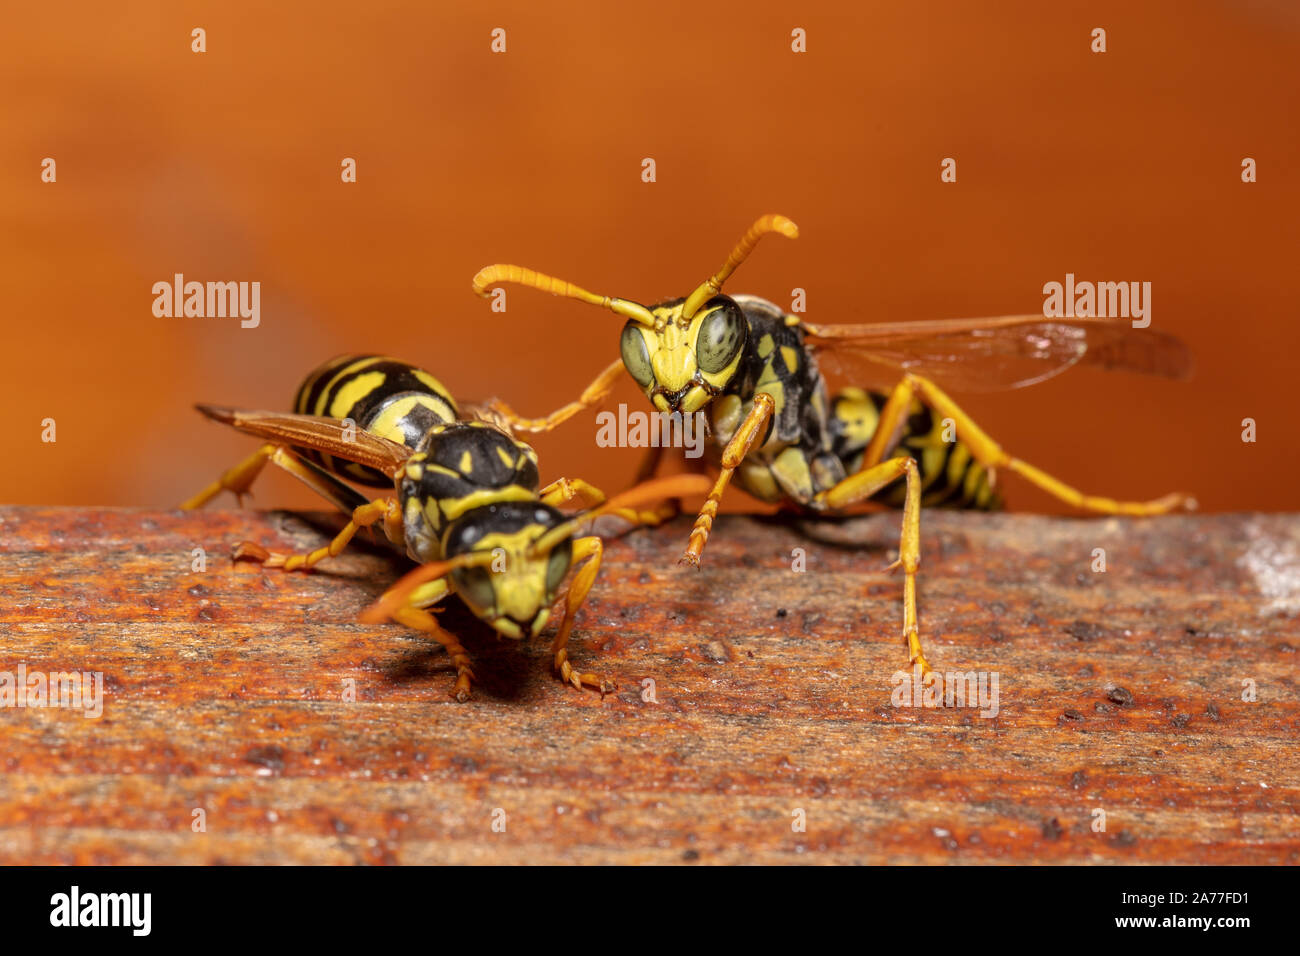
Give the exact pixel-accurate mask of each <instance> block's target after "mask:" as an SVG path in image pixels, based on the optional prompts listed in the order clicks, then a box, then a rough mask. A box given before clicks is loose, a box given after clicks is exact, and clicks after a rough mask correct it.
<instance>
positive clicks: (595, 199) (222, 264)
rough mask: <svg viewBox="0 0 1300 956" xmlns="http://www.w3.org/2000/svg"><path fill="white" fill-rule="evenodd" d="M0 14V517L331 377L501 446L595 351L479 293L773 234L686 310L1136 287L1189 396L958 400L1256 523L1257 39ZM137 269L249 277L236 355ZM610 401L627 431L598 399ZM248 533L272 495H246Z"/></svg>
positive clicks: (1194, 9) (630, 14)
mask: <svg viewBox="0 0 1300 956" xmlns="http://www.w3.org/2000/svg"><path fill="white" fill-rule="evenodd" d="M5 20H6V22H5V29H4V32H3V35H0V77H2V78H3V82H2V83H0V90H2V91H3V92H0V120H2V122H3V130H4V134H3V137H2V138H0V217H3V230H2V231H0V289H2V290H3V295H4V304H5V322H4V329H5V356H6V359H7V361H6V362H5V363H4V365H5V369H4V376H3V381H4V393H5V399H6V401H5V405H6V415H5V419H6V447H7V452H8V454H7V455H6V467H5V468H4V469H3V471H2V472H0V500H3V501H6V502H17V503H37V502H44V503H65V504H92V503H101V504H119V505H143V506H151V507H163V506H172V505H174V504H175V503H177V502H178V501H180V500H181V499H182V498H184V497H186V496H187V495H189V494H190V493H192V492H194V491H195V490H197V489H198V488H199V487H201V486H202V485H204V484H206V483H207V482H208V481H210V480H211V479H212V478H213V477H215V476H216V474H217V473H218V472H220V471H221V470H222V469H224V468H226V467H228V466H229V465H231V464H233V463H234V462H235V461H236V460H238V459H239V458H241V457H243V456H244V455H246V454H248V453H249V452H251V451H252V449H253V448H254V447H255V442H254V441H253V440H252V439H246V438H243V437H241V436H239V435H237V434H235V433H233V432H230V431H228V430H224V429H222V428H221V427H220V426H217V425H213V424H209V423H207V422H205V421H203V420H201V419H200V417H199V416H198V415H197V414H196V413H195V412H194V411H192V409H191V404H192V403H193V402H195V401H208V402H215V403H220V404H234V405H243V406H246V407H263V408H286V409H287V407H288V404H289V402H290V399H291V397H292V395H293V392H294V390H295V388H296V387H297V384H298V382H299V380H300V379H301V377H302V376H303V375H304V374H305V373H306V372H307V371H309V370H310V369H312V368H313V367H315V366H316V365H317V364H318V363H320V362H321V361H322V360H324V359H326V358H328V357H329V356H331V355H334V354H337V353H340V352H345V351H358V352H359V351H378V352H385V353H389V354H392V355H394V356H397V357H400V358H403V359H405V360H407V361H411V362H414V363H416V364H419V365H422V366H424V367H426V368H428V369H429V370H431V371H432V372H433V373H434V374H435V375H437V376H438V377H440V378H441V379H442V380H443V381H444V383H445V384H446V385H447V386H448V387H449V388H450V389H451V391H452V393H453V394H454V395H455V396H457V397H458V398H460V399H463V400H470V399H475V398H482V397H485V396H488V395H491V394H498V395H500V396H502V397H503V398H505V399H507V400H508V401H510V402H511V403H512V404H513V405H514V406H515V407H516V408H518V409H520V410H521V411H524V412H526V413H529V414H541V413H543V412H545V411H549V410H551V409H553V408H555V407H558V406H560V405H562V404H563V403H564V402H566V401H568V400H569V399H571V398H573V397H576V395H577V394H578V393H579V392H580V391H581V389H582V388H583V387H584V386H585V385H586V384H587V383H588V382H589V381H590V380H591V379H592V378H593V377H594V376H595V374H596V373H597V372H598V371H599V370H600V369H601V368H603V367H604V365H605V364H606V363H607V362H609V361H611V360H612V359H614V358H615V357H617V354H618V336H619V331H620V325H621V323H620V321H619V320H618V319H616V318H614V317H613V316H611V315H609V314H607V313H603V312H601V311H599V310H597V309H593V308H590V307H587V306H582V305H579V304H576V303H569V302H564V301H561V300H558V299H552V298H550V297H547V296H544V295H542V294H540V293H535V292H532V291H529V290H523V289H511V290H510V292H509V299H508V303H509V309H508V311H507V312H506V313H505V314H496V313H493V312H491V311H490V309H489V307H488V305H487V303H485V302H483V301H482V300H480V299H477V298H475V297H474V296H473V294H472V293H471V292H470V289H469V281H470V277H471V276H472V275H473V274H474V272H475V271H476V270H477V269H478V268H479V267H481V266H483V265H485V264H488V263H491V262H498V261H501V262H515V263H519V264H523V265H528V266H532V267H533V268H537V269H541V270H544V271H547V272H551V273H553V274H555V275H558V276H562V277H564V278H567V279H570V280H572V281H575V282H578V283H580V284H582V285H585V286H587V287H588V288H591V289H593V290H596V291H599V292H602V293H605V294H610V295H621V296H626V297H629V298H635V299H637V300H639V301H641V302H652V301H656V300H658V299H660V298H665V297H669V296H673V295H683V294H685V293H686V292H688V291H689V290H690V289H691V288H693V287H694V286H695V284H696V283H698V282H699V281H700V280H701V279H702V278H704V277H705V276H706V275H707V274H708V273H710V272H711V271H712V270H713V269H714V268H715V267H716V266H717V265H718V263H719V262H720V261H721V259H722V258H723V256H724V255H725V254H726V252H727V251H728V250H729V249H730V248H731V245H732V244H733V242H734V241H735V240H736V239H737V238H738V237H739V236H740V234H741V233H742V232H743V231H744V229H745V228H746V227H747V226H748V225H749V223H750V222H751V221H752V220H753V219H754V218H755V217H756V216H757V215H759V214H761V213H764V212H781V213H784V214H786V215H788V216H790V217H791V218H793V219H794V220H795V221H796V222H797V223H798V224H799V226H800V227H801V230H802V236H801V238H800V239H798V240H797V241H795V242H788V241H785V240H782V239H779V238H771V239H768V240H766V241H765V242H764V243H763V244H762V245H760V247H759V249H758V250H757V252H756V253H755V254H754V255H753V256H752V257H751V259H750V261H749V262H748V263H747V264H746V265H745V266H743V267H742V269H741V270H740V271H739V272H738V273H737V274H736V276H735V277H734V278H733V279H732V280H731V282H730V283H729V284H728V289H729V291H731V292H733V293H739V292H748V293H752V294H758V295H764V296H766V297H768V298H771V299H773V300H774V301H776V302H778V303H781V304H783V305H785V306H787V307H788V306H789V303H790V290H792V289H793V288H795V287H796V286H799V287H803V288H805V289H807V291H808V316H809V318H811V319H813V320H814V321H821V322H859V321H871V320H887V319H890V320H896V319H919V318H930V317H943V316H963V315H997V314H1004V313H1009V312H1030V311H1036V310H1038V309H1039V308H1041V305H1042V299H1043V296H1042V291H1041V290H1042V286H1043V284H1044V283H1045V282H1048V281H1062V280H1063V279H1064V276H1065V273H1067V272H1073V273H1075V275H1076V276H1078V277H1079V278H1080V279H1092V280H1138V281H1150V282H1151V283H1152V284H1153V292H1152V305H1153V313H1152V315H1153V320H1154V326H1155V327H1157V328H1161V329H1164V330H1167V331H1171V332H1174V333H1175V334H1177V335H1179V336H1181V337H1182V338H1184V339H1185V340H1186V341H1187V342H1188V343H1189V344H1190V345H1191V347H1192V348H1193V350H1194V352H1195V354H1196V357H1197V361H1198V371H1197V375H1196V378H1195V379H1194V380H1193V381H1192V382H1191V383H1177V382H1168V381H1160V380H1147V379H1143V378H1140V377H1134V376H1120V375H1104V374H1103V373H1100V372H1095V371H1091V370H1075V371H1072V372H1070V373H1068V374H1066V375H1064V376H1062V377H1060V378H1058V379H1055V380H1053V381H1051V382H1048V383H1046V384H1043V385H1040V386H1036V387H1034V388H1033V389H1030V390H1027V391H1019V392H1010V393H1001V394H997V395H991V396H972V397H969V398H966V399H965V400H964V404H965V405H966V407H967V408H968V410H969V411H971V413H972V414H973V415H974V417H975V419H976V420H977V421H979V422H981V423H982V424H983V425H984V426H985V427H986V429H987V430H988V431H989V432H990V433H991V434H992V435H993V436H994V437H995V438H997V439H999V440H1000V441H1001V442H1002V444H1003V445H1004V446H1005V447H1007V448H1008V449H1009V450H1011V451H1012V452H1013V453H1014V454H1018V455H1019V456H1021V457H1024V458H1026V459H1028V460H1030V461H1032V462H1034V463H1036V464H1038V465H1040V466H1041V467H1043V468H1046V469H1048V470H1049V471H1052V472H1054V473H1056V474H1058V475H1059V476H1061V477H1062V478H1064V479H1065V480H1067V481H1069V482H1071V483H1074V484H1075V485H1077V486H1078V487H1080V488H1082V489H1084V490H1086V491H1091V492H1096V493H1101V494H1108V495H1114V496H1119V497H1129V498H1148V497H1154V496H1157V495H1160V494H1163V493H1164V492H1167V491H1171V490H1175V489H1179V490H1187V491H1190V492H1193V493H1194V494H1195V495H1196V496H1197V497H1198V498H1199V499H1200V501H1201V504H1202V506H1203V507H1204V508H1207V509H1212V510H1236V509H1284V508H1287V509H1289V508H1294V507H1295V504H1296V503H1295V499H1294V495H1295V474H1294V472H1293V470H1292V467H1291V466H1292V465H1293V464H1294V463H1295V461H1296V451H1295V410H1296V401H1295V398H1294V396H1293V388H1294V386H1295V381H1294V379H1295V376H1296V367H1297V362H1296V356H1297V354H1298V353H1300V331H1298V320H1300V315H1298V314H1297V307H1296V302H1297V294H1296V288H1295V282H1296V271H1297V270H1296V261H1295V260H1296V253H1297V250H1298V249H1300V242H1298V241H1297V240H1300V215H1298V214H1300V202H1297V200H1298V199H1300V185H1298V184H1300V175H1298V174H1300V169H1298V168H1297V165H1298V163H1300V149H1298V148H1297V147H1298V146H1300V124H1297V122H1296V114H1295V107H1296V106H1297V104H1300V95H1298V94H1300V70H1298V69H1297V63H1300V7H1297V5H1296V4H1294V3H1289V2H1282V0H1276V2H1274V0H1255V2H1248V3H1245V2H1243V3H1228V2H1224V3H1207V2H1186V0H1181V2H1160V3H1157V2H1152V3H1141V4H1133V3H1120V2H1113V3H1088V4H1074V3H1052V4H1044V3H1041V2H1023V3H997V4H975V3H961V2H949V3H901V4H900V3H861V2H842V3H833V4H794V3H789V2H782V3H777V2H750V3H739V2H737V3H729V4H703V3H698V2H696V3H662V2H656V3H650V4H635V5H617V4H608V3H594V2H592V3H581V4H568V5H565V6H564V7H562V8H560V7H557V8H555V9H553V10H552V9H547V8H546V7H545V6H544V5H541V4H536V3H525V2H494V3H492V4H481V3H479V4H472V3H464V4H450V3H438V4H420V3H405V4H395V3H360V4H353V3H348V4H341V3H334V2H312V3H302V2H291V3H276V4H265V5H263V4H220V5H216V4H207V3H174V4H137V3H114V4H98V3H90V2H82V3H73V4H24V5H17V6H15V7H13V8H11V9H9V10H8V11H6V15H5ZM195 27H202V28H204V29H205V30H206V32H207V52H205V53H201V54H200V53H194V52H191V49H190V45H191V30H192V29H193V28H195ZM494 27H503V28H504V29H505V30H506V39H507V52H505V53H504V54H494V53H492V52H491V50H490V43H491V36H490V33H491V30H492V29H493V28H494ZM795 27H801V28H803V29H805V30H806V31H807V47H808V50H807V52H806V53H804V54H796V53H793V52H792V51H791V48H790V43H791V39H790V35H791V30H792V29H794V28H795ZM1094 27H1103V28H1105V30H1106V31H1107V46H1108V49H1107V52H1106V53H1104V54H1095V53H1093V52H1091V50H1090V45H1091V42H1092V41H1091V36H1090V33H1091V31H1092V29H1093V28H1094ZM1247 156H1249V157H1253V158H1254V159H1255V160H1256V161H1257V163H1258V177H1259V181H1258V182H1257V183H1255V184H1249V185H1247V184H1243V183H1242V181H1241V176H1240V173H1241V162H1242V159H1243V158H1244V157H1247ZM44 157H53V158H54V159H55V160H56V161H57V172H58V181H57V183H54V184H47V183H42V182H41V179H40V173H41V161H42V159H43V158H44ZM344 157H353V158H355V159H356V161H357V171H358V181H357V182H356V183H355V184H344V183H343V182H341V179H340V163H341V161H342V159H343V158H344ZM645 157H652V158H653V159H654V160H655V161H656V164H657V182H655V183H653V184H647V183H643V182H642V181H641V161H642V159H643V158H645ZM944 157H953V158H955V159H956V160H957V173H958V180H957V182H956V183H955V184H945V183H942V182H940V162H941V160H942V159H943V158H944ZM177 272H180V273H184V274H185V276H186V277H187V279H195V280H199V281H208V280H221V281H227V280H244V281H252V280H258V281H260V282H261V284H262V298H261V324H260V326H259V327H258V328H256V329H242V328H240V325H239V322H238V320H237V319H198V318H171V319H165V318H156V317H155V316H154V315H153V314H152V305H153V298H154V297H153V294H152V292H151V286H152V285H153V283H155V282H158V281H169V280H170V278H171V277H172V275H173V274H174V273H177ZM1135 334H1136V333H1135ZM958 397H959V398H960V397H961V396H958ZM618 402H627V403H628V405H629V407H631V408H633V409H646V408H648V405H647V404H646V403H645V400H644V398H643V397H642V396H641V395H640V393H639V392H638V391H637V390H636V388H635V387H634V386H633V385H632V383H631V381H630V380H629V379H627V378H626V377H625V378H624V380H623V382H622V383H621V384H620V386H619V388H618V389H617V391H616V392H615V394H614V395H613V396H612V398H611V407H614V406H616V405H617V403H618ZM47 417H48V418H54V419H55V420H56V421H57V442H56V443H54V444H46V443H42V441H41V421H42V419H44V418H47ZM1246 417H1252V418H1255V419H1256V420H1257V422H1258V438H1259V440H1258V442H1257V443H1256V444H1244V443H1243V442H1242V440H1241V430H1242V429H1241V421H1242V419H1243V418H1246ZM595 434H596V426H595V421H594V417H593V416H592V415H584V416H581V417H579V418H577V419H574V420H573V421H571V422H569V423H568V424H567V425H565V426H564V427H563V428H562V429H561V430H560V431H558V432H557V433H555V434H552V435H548V436H543V437H540V438H538V439H537V440H536V442H535V444H536V447H537V449H538V451H539V454H540V455H541V462H542V473H543V478H544V479H545V480H549V479H551V478H554V477H557V476H559V475H561V474H564V475H569V476H582V477H585V478H587V479H588V480H591V481H593V482H595V483H597V484H600V485H602V486H605V487H606V488H607V490H610V491H611V492H612V491H614V490H618V489H619V488H621V487H624V486H626V485H627V483H628V482H629V481H630V480H631V478H632V475H633V474H634V472H635V469H636V465H637V462H638V461H639V457H640V451H639V450H636V449H603V448H598V447H597V445H596V442H595ZM1006 493H1007V496H1008V498H1009V500H1010V503H1011V505H1012V506H1013V507H1016V508H1020V509H1028V510H1044V511H1059V510H1062V509H1061V508H1060V507H1059V506H1058V505H1057V504H1056V503H1055V502H1053V501H1051V500H1050V499H1048V498H1046V497H1045V496H1044V495H1042V494H1041V493H1039V492H1037V491H1035V490H1034V489H1031V488H1028V487H1026V486H1024V485H1023V484H1020V483H1016V484H1014V485H1012V484H1011V480H1009V481H1008V485H1007V488H1006ZM256 501H257V503H259V504H260V505H262V506H270V505H280V504H284V505H292V506H304V505H310V504H312V503H313V501H314V499H312V497H311V496H310V494H309V493H308V492H306V491H305V490H303V489H300V488H298V487H297V486H296V485H295V483H294V482H293V481H292V479H289V478H287V477H286V476H283V475H273V476H272V475H268V476H267V478H265V479H263V482H262V483H261V484H259V485H258V490H257V496H256ZM728 501H729V504H730V505H731V506H732V507H733V508H734V507H737V506H739V507H752V506H753V503H752V502H749V500H748V499H746V498H745V497H744V496H743V495H742V494H737V495H735V496H734V497H732V498H729V499H728ZM226 506H228V507H229V506H233V502H232V501H230V500H229V499H227V504H226Z"/></svg>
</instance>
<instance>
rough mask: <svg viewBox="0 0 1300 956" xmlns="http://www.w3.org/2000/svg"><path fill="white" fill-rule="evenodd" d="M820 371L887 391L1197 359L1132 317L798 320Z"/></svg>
mask: <svg viewBox="0 0 1300 956" xmlns="http://www.w3.org/2000/svg"><path fill="white" fill-rule="evenodd" d="M800 326H801V328H803V330H804V332H805V340H804V341H805V343H806V344H807V345H808V346H809V347H811V348H812V349H813V351H814V354H815V355H816V357H817V361H818V364H819V365H820V366H821V368H822V371H823V373H825V374H826V375H827V376H828V377H829V378H831V379H833V380H836V379H838V380H841V381H843V382H844V383H845V384H853V385H858V386H862V387H866V388H889V387H891V386H893V385H894V384H896V383H897V381H898V378H899V376H900V375H901V374H902V373H903V372H912V373H914V374H917V375H921V376H924V377H926V378H933V379H934V380H935V381H936V382H939V383H940V384H942V385H947V386H949V387H951V388H953V389H955V390H958V391H968V392H992V391H1000V390H1003V389H1008V388H1021V387H1023V386H1026V385H1033V384H1034V383H1036V382H1041V381H1043V380H1044V379H1048V378H1051V377H1052V376H1054V375H1059V374H1060V373H1061V372H1063V371H1065V370H1066V369H1067V368H1070V367H1071V366H1074V365H1092V366H1096V367H1100V368H1103V369H1107V370H1115V371H1127V372H1139V373H1142V374H1146V375H1162V376H1166V377H1169V378H1187V377H1188V376H1189V375H1190V374H1191V369H1192V358H1191V353H1190V352H1188V350H1187V347H1186V346H1185V345H1184V344H1183V343H1182V342H1181V341H1179V340H1178V339H1176V338H1174V337H1173V336H1172V335H1169V334H1167V333H1165V332H1160V331H1157V330H1155V329H1149V328H1148V329H1135V328H1133V327H1132V325H1131V324H1130V322H1129V321H1128V320H1127V319H1118V320H1117V319H1086V318H1076V319H1045V318H1043V317H1042V316H1041V315H1004V316H996V317H990V318H975V319H934V320H929V321H919V322H885V323H871V324H863V325H820V324H816V323H810V322H805V323H800Z"/></svg>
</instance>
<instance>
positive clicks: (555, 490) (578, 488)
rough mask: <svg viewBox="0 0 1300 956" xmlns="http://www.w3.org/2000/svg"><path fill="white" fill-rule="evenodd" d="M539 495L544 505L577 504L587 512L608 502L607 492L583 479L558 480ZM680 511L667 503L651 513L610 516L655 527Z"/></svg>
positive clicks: (623, 512)
mask: <svg viewBox="0 0 1300 956" xmlns="http://www.w3.org/2000/svg"><path fill="white" fill-rule="evenodd" d="M538 495H539V496H540V497H541V499H542V502H543V504H548V505H550V506H551V507H553V508H558V507H559V506H560V505H566V504H573V503H575V502H576V507H578V508H582V509H584V510H585V509H588V508H597V507H599V506H600V505H603V504H604V503H605V501H606V500H607V499H606V495H605V492H603V491H601V490H600V489H599V488H597V487H596V486H595V485H592V484H589V483H588V482H586V481H583V480H582V479H581V478H557V479H556V480H555V481H553V482H551V483H550V484H549V485H547V486H546V487H545V488H543V489H542V490H541V491H540V492H538ZM680 511H681V508H680V506H678V505H674V504H673V503H672V502H665V503H664V504H663V505H660V506H659V507H657V508H655V509H653V510H650V511H637V510H636V509H635V508H618V509H615V510H614V511H611V512H609V514H612V515H617V516H618V517H620V518H622V519H623V520H624V521H628V522H630V523H631V524H633V525H646V526H650V527H653V526H654V525H657V524H662V523H663V522H665V521H667V520H668V519H670V518H673V517H675V516H676V515H677V514H678V513H679V512H680Z"/></svg>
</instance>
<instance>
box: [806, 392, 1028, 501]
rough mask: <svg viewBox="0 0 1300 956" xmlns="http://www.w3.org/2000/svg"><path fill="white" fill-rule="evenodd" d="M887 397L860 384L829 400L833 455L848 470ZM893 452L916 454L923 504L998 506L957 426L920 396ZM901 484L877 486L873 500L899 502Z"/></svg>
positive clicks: (852, 469)
mask: <svg viewBox="0 0 1300 956" xmlns="http://www.w3.org/2000/svg"><path fill="white" fill-rule="evenodd" d="M887 398H888V396H886V395H883V394H881V393H879V392H869V391H866V390H864V389H860V388H846V389H844V390H843V391H841V392H839V393H837V394H836V396H835V398H834V399H833V400H832V402H831V416H832V428H831V430H832V434H833V435H834V436H835V443H834V447H835V454H836V456H837V457H838V458H839V459H840V460H841V461H842V462H843V463H844V469H845V471H846V472H847V473H848V474H852V473H853V472H855V471H857V470H858V466H859V465H860V464H861V462H862V453H863V452H864V451H865V450H866V447H867V444H868V443H869V442H870V441H871V436H872V435H874V434H875V432H876V426H877V425H878V423H879V421H880V412H881V409H883V408H884V406H885V402H886V400H887ZM894 455H895V456H897V455H909V456H911V457H912V458H914V459H916V463H917V464H918V465H919V466H920V471H921V496H922V497H921V503H922V505H923V506H925V507H927V508H932V507H939V508H978V509H995V508H1000V507H1001V506H1002V502H1001V499H999V498H998V496H997V494H996V493H995V492H994V490H993V484H992V481H991V480H990V478H989V473H988V469H986V468H985V467H984V466H983V465H981V464H980V463H979V462H978V461H976V460H975V457H974V455H972V454H971V451H970V448H969V447H967V446H966V445H965V444H964V443H963V442H962V441H961V440H960V436H958V435H957V434H956V426H955V425H954V424H953V423H951V422H949V421H946V420H944V419H936V417H935V416H934V415H933V414H932V413H931V412H930V409H929V408H927V407H926V406H924V405H922V404H921V403H920V402H919V401H917V402H914V403H913V405H912V408H911V409H910V414H909V415H908V418H907V422H906V424H905V426H904V428H903V432H902V435H901V436H900V437H899V440H898V445H897V447H896V449H895V451H894ZM905 493H906V489H905V488H904V485H903V482H902V481H901V480H900V481H896V482H894V483H893V484H891V485H889V486H887V487H885V488H883V489H881V490H880V491H879V492H878V493H877V494H876V495H875V496H874V497H873V500H875V501H880V502H884V503H886V504H889V505H891V506H894V507H901V506H902V504H903V498H904V496H905Z"/></svg>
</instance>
